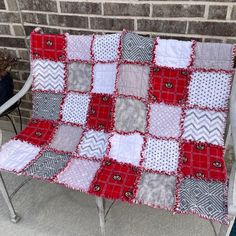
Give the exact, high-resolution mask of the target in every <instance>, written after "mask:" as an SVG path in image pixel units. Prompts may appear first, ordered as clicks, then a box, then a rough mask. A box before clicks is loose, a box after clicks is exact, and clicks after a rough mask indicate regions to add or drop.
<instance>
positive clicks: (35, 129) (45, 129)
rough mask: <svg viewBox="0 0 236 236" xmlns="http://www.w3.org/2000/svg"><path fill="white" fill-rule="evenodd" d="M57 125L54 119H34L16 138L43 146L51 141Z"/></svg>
mask: <svg viewBox="0 0 236 236" xmlns="http://www.w3.org/2000/svg"><path fill="white" fill-rule="evenodd" d="M55 127H56V123H55V122H53V121H48V120H36V119H33V120H31V121H30V122H29V124H28V125H27V127H26V128H25V129H24V130H22V131H21V132H20V133H19V134H18V135H17V136H16V137H15V139H19V140H22V141H26V142H28V143H32V144H34V145H37V146H42V145H44V144H48V143H49V141H50V140H51V137H52V134H53V131H54V129H55Z"/></svg>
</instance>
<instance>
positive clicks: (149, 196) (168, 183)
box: [136, 172, 176, 209]
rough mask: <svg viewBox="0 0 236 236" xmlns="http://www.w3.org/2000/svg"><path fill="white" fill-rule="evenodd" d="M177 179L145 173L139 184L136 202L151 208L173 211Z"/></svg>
mask: <svg viewBox="0 0 236 236" xmlns="http://www.w3.org/2000/svg"><path fill="white" fill-rule="evenodd" d="M175 186H176V177H175V176H168V175H159V174H153V173H148V172H144V173H143V174H142V178H141V180H140V182H139V184H138V191H137V196H136V201H137V202H140V203H142V204H147V205H149V206H154V207H161V208H168V209H173V207H174V204H175Z"/></svg>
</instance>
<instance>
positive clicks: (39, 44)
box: [30, 33, 66, 61]
mask: <svg viewBox="0 0 236 236" xmlns="http://www.w3.org/2000/svg"><path fill="white" fill-rule="evenodd" d="M30 41H31V54H32V57H33V59H39V58H41V59H49V60H53V61H64V60H65V59H66V52H65V45H66V39H65V35H63V34H38V33H32V34H31V36H30Z"/></svg>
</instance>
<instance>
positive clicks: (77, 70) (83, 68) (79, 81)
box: [68, 62, 92, 92]
mask: <svg viewBox="0 0 236 236" xmlns="http://www.w3.org/2000/svg"><path fill="white" fill-rule="evenodd" d="M91 80H92V66H91V65H90V64H85V63H78V62H73V63H71V64H69V76H68V90H75V91H80V92H88V91H90V89H91Z"/></svg>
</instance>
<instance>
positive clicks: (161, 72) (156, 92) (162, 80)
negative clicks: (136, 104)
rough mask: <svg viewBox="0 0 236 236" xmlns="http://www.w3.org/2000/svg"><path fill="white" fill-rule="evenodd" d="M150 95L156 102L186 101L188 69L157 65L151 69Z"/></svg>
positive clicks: (175, 102) (174, 102)
mask: <svg viewBox="0 0 236 236" xmlns="http://www.w3.org/2000/svg"><path fill="white" fill-rule="evenodd" d="M150 74H151V87H150V91H149V97H150V99H151V100H152V101H154V102H165V103H167V104H173V105H177V104H182V103H183V102H185V101H186V95H187V85H188V78H189V76H188V71H187V70H184V69H168V68H163V67H155V68H152V69H151V73H150Z"/></svg>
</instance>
